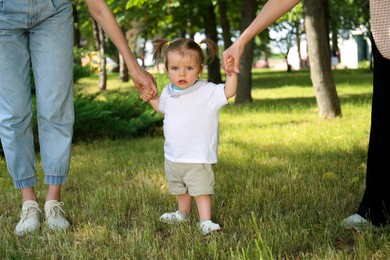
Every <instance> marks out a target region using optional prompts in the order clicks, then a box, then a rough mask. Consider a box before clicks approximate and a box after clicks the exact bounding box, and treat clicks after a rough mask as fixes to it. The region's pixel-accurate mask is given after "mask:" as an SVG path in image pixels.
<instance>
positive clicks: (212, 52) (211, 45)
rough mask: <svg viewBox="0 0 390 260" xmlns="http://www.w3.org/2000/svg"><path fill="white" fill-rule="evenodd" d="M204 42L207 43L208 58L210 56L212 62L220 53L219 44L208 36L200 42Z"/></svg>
mask: <svg viewBox="0 0 390 260" xmlns="http://www.w3.org/2000/svg"><path fill="white" fill-rule="evenodd" d="M202 43H204V44H206V46H207V50H208V56H207V58H208V60H209V62H212V61H213V60H214V59H215V57H216V56H217V54H218V45H217V44H216V43H215V42H214V41H213V40H210V39H208V38H206V39H203V40H202V41H201V42H200V44H202Z"/></svg>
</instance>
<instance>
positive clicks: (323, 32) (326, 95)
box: [304, 0, 341, 118]
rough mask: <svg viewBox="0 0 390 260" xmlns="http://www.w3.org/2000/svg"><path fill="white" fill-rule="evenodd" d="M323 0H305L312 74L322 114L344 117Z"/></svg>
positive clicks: (323, 115)
mask: <svg viewBox="0 0 390 260" xmlns="http://www.w3.org/2000/svg"><path fill="white" fill-rule="evenodd" d="M325 4H326V2H325V1H323V0H305V1H304V8H305V14H306V16H305V27H306V33H307V43H308V51H309V59H310V62H309V63H310V77H311V81H312V84H313V87H314V89H315V93H316V100H317V105H318V110H319V115H320V117H322V118H334V117H337V116H341V108H340V101H339V98H338V95H337V91H336V85H335V82H334V79H333V75H332V70H331V55H330V46H329V37H328V35H327V32H328V29H327V23H326V19H325V11H324V10H325Z"/></svg>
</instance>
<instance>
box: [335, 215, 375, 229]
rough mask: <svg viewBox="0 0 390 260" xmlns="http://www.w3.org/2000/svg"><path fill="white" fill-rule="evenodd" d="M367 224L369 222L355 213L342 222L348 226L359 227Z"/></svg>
mask: <svg viewBox="0 0 390 260" xmlns="http://www.w3.org/2000/svg"><path fill="white" fill-rule="evenodd" d="M367 224H369V222H368V221H367V220H366V219H365V218H363V217H362V216H360V215H359V214H353V215H351V216H349V217H348V218H345V219H344V220H343V221H342V222H341V225H343V226H344V227H346V228H359V227H362V226H364V225H367Z"/></svg>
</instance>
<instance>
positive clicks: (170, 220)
mask: <svg viewBox="0 0 390 260" xmlns="http://www.w3.org/2000/svg"><path fill="white" fill-rule="evenodd" d="M160 221H161V222H163V223H166V224H177V223H180V222H185V221H188V217H187V216H186V215H184V213H182V212H180V211H179V210H178V211H176V212H168V213H164V214H162V215H161V217H160Z"/></svg>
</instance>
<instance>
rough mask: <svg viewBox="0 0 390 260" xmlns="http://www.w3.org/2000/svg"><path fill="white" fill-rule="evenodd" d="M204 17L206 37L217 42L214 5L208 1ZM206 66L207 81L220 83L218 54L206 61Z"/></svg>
mask: <svg viewBox="0 0 390 260" xmlns="http://www.w3.org/2000/svg"><path fill="white" fill-rule="evenodd" d="M203 18H204V27H205V30H206V37H208V38H210V39H211V40H213V41H214V42H215V43H218V31H217V21H216V20H217V19H216V15H215V10H214V5H213V4H212V2H211V1H210V2H209V3H208V5H207V7H206V15H204V16H203ZM207 67H208V81H210V82H214V83H221V82H222V78H221V68H220V60H219V58H218V56H216V57H215V59H214V60H213V61H212V62H210V61H207Z"/></svg>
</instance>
